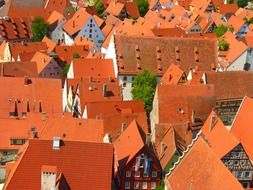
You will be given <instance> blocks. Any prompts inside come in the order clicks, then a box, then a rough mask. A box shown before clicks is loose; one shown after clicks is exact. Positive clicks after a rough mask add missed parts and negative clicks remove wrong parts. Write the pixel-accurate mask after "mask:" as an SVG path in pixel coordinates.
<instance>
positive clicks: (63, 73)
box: [62, 64, 70, 77]
mask: <svg viewBox="0 0 253 190" xmlns="http://www.w3.org/2000/svg"><path fill="white" fill-rule="evenodd" d="M69 68H70V64H68V65H65V66H64V67H63V69H62V75H63V76H64V77H67V74H68V72H69Z"/></svg>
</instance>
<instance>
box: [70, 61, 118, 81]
mask: <svg viewBox="0 0 253 190" xmlns="http://www.w3.org/2000/svg"><path fill="white" fill-rule="evenodd" d="M73 72H74V78H81V77H82V78H84V79H85V78H89V77H93V78H108V81H109V77H112V78H114V77H116V76H115V72H114V66H113V61H112V59H74V60H73Z"/></svg>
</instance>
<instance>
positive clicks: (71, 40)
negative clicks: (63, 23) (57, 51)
mask: <svg viewBox="0 0 253 190" xmlns="http://www.w3.org/2000/svg"><path fill="white" fill-rule="evenodd" d="M64 42H65V44H66V45H67V46H71V45H72V44H73V43H74V40H73V39H72V38H71V37H70V36H69V35H68V34H67V33H66V32H65V31H64Z"/></svg>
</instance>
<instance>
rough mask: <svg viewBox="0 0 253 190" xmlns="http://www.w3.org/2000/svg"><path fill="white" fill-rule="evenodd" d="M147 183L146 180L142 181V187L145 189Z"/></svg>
mask: <svg viewBox="0 0 253 190" xmlns="http://www.w3.org/2000/svg"><path fill="white" fill-rule="evenodd" d="M147 187H148V185H147V182H145V181H144V182H142V189H147Z"/></svg>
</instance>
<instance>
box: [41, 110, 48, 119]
mask: <svg viewBox="0 0 253 190" xmlns="http://www.w3.org/2000/svg"><path fill="white" fill-rule="evenodd" d="M46 119H47V115H46V112H42V114H41V120H42V121H46Z"/></svg>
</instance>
